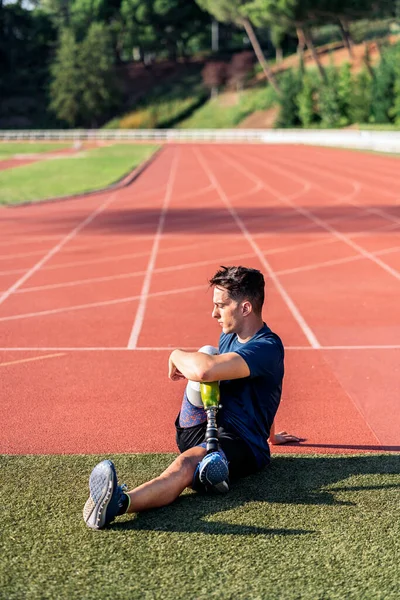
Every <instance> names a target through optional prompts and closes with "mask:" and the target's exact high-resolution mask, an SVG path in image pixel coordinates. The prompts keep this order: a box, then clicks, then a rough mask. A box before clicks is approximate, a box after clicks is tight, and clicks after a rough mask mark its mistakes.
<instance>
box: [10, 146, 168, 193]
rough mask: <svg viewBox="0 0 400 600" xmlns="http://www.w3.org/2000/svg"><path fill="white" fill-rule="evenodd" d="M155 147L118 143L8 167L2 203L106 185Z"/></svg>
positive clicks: (79, 191)
mask: <svg viewBox="0 0 400 600" xmlns="http://www.w3.org/2000/svg"><path fill="white" fill-rule="evenodd" d="M156 149H157V146H155V145H146V144H138V145H133V144H115V145H113V146H106V147H103V148H95V149H94V150H87V151H83V152H82V153H80V154H79V155H76V156H71V157H70V156H68V157H64V156H63V157H60V158H57V159H48V160H44V161H40V162H37V163H34V164H31V165H25V166H21V167H16V168H14V169H5V170H4V171H0V204H16V203H18V202H27V201H36V200H45V199H48V198H55V197H62V196H68V195H72V194H77V193H82V192H88V191H91V190H98V189H101V188H104V187H107V186H109V185H111V184H112V183H114V182H115V181H117V180H119V179H120V178H122V177H123V176H124V175H125V174H127V173H128V172H129V171H131V170H133V169H134V168H135V167H137V166H138V165H139V164H141V163H142V162H143V161H145V160H146V159H147V158H149V157H150V156H151V155H152V154H153V153H154V152H155V150H156Z"/></svg>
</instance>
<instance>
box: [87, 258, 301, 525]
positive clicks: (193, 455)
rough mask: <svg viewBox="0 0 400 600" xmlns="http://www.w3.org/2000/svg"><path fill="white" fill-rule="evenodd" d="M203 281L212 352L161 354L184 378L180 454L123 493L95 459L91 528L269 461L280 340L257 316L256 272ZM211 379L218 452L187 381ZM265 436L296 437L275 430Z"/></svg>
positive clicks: (259, 290)
mask: <svg viewBox="0 0 400 600" xmlns="http://www.w3.org/2000/svg"><path fill="white" fill-rule="evenodd" d="M209 283H210V285H211V286H212V287H213V303H214V308H213V312H212V316H213V318H214V319H217V321H218V324H219V325H220V327H221V329H222V333H221V337H220V341H219V353H217V352H216V353H214V352H213V350H212V348H211V350H210V349H208V350H205V351H199V352H184V351H183V350H179V349H177V350H174V351H173V352H172V353H171V355H170V357H169V378H170V379H171V380H172V381H179V380H181V379H187V380H188V381H189V382H188V385H187V388H186V391H185V394H184V398H183V401H182V406H181V410H180V413H179V415H178V417H177V419H176V423H175V425H176V437H177V444H178V448H179V450H180V452H181V454H180V455H179V456H178V457H177V458H176V459H175V460H174V461H173V463H172V464H171V465H170V466H169V467H168V468H167V469H166V470H165V471H164V472H163V473H162V474H161V475H160V476H159V477H156V478H155V479H152V480H151V481H149V482H147V483H144V484H143V485H140V486H139V487H137V488H135V489H134V490H132V491H130V492H127V491H126V487H125V486H119V485H118V483H117V475H116V471H115V467H114V465H113V463H112V462H111V461H109V460H104V461H102V462H101V463H99V464H98V465H97V466H96V467H95V468H94V469H93V471H92V474H91V476H90V480H89V488H90V497H89V499H88V500H87V502H86V504H85V507H84V511H83V517H84V520H85V522H86V524H87V525H88V527H91V528H92V529H101V528H102V527H104V526H105V525H107V524H108V523H110V522H111V521H112V520H114V518H115V517H116V516H118V515H122V514H125V513H134V512H141V511H144V510H148V509H151V508H158V507H161V506H165V505H167V504H170V503H171V502H173V501H174V500H175V499H176V498H177V497H178V496H179V495H180V494H181V492H182V491H183V490H184V489H185V488H186V487H193V488H194V489H196V490H198V491H227V490H228V489H229V483H230V481H232V480H233V481H234V480H235V479H239V478H240V477H244V476H246V475H249V474H251V473H255V472H256V471H259V470H261V469H262V468H264V467H265V466H266V465H268V464H269V462H270V450H269V445H268V441H267V440H268V438H269V436H270V433H271V427H272V425H273V421H274V417H275V414H276V411H277V409H278V406H279V402H280V398H281V392H282V380H283V374H284V365H283V361H284V350H283V345H282V342H281V340H280V338H279V337H278V336H277V335H276V334H275V333H273V332H272V331H271V330H270V329H269V328H268V326H267V325H266V324H265V323H264V322H263V320H262V315H261V311H262V306H263V303H264V287H265V283H264V277H263V275H262V273H261V272H260V271H257V270H256V269H250V268H246V267H221V269H220V270H219V271H217V273H216V274H215V275H214V276H213V277H212V278H211V279H210V282H209ZM208 348H210V347H208ZM201 350H202V349H201ZM216 381H219V382H220V398H221V408H220V410H219V412H218V415H217V422H218V440H219V451H218V452H214V453H212V454H207V450H206V444H205V432H206V426H207V417H206V413H205V411H204V408H203V407H202V405H201V402H199V401H197V402H196V390H195V383H196V382H216ZM271 441H272V442H278V443H284V442H286V441H298V438H296V437H295V436H289V435H287V434H286V432H282V433H281V434H277V436H276V440H274V439H272V440H271Z"/></svg>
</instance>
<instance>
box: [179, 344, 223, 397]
mask: <svg viewBox="0 0 400 600" xmlns="http://www.w3.org/2000/svg"><path fill="white" fill-rule="evenodd" d="M198 352H202V353H203V354H210V355H211V356H213V355H214V356H215V355H216V354H219V352H218V348H215V346H202V347H201V348H199V350H198ZM186 397H187V399H188V401H189V402H190V404H192V405H193V406H195V407H196V408H203V401H202V399H201V394H200V383H199V382H198V381H190V380H189V381H188V383H187V386H186Z"/></svg>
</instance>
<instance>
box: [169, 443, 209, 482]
mask: <svg viewBox="0 0 400 600" xmlns="http://www.w3.org/2000/svg"><path fill="white" fill-rule="evenodd" d="M206 453H207V451H206V449H205V448H203V447H202V446H196V447H194V448H189V450H185V452H182V454H180V455H179V456H178V458H177V459H176V463H177V468H178V469H179V471H180V472H181V473H183V474H184V475H185V479H186V481H187V485H188V486H191V485H192V482H193V477H194V474H195V472H196V469H197V465H198V464H199V463H200V462H201V461H202V459H203V458H204V456H205V455H206Z"/></svg>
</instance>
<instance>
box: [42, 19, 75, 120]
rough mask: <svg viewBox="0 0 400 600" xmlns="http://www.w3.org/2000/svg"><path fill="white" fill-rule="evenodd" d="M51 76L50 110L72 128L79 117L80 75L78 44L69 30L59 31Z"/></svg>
mask: <svg viewBox="0 0 400 600" xmlns="http://www.w3.org/2000/svg"><path fill="white" fill-rule="evenodd" d="M51 74H52V76H53V80H52V82H51V85H50V97H51V103H50V108H51V110H52V111H53V112H55V114H56V115H57V117H58V118H59V119H62V120H63V121H66V122H67V123H68V124H69V125H70V126H74V125H76V123H77V122H78V121H79V118H80V115H81V74H80V68H79V55H78V44H77V42H76V40H75V36H74V34H73V32H72V31H71V30H70V29H64V30H62V31H61V34H60V38H59V44H58V48H57V52H56V57H55V60H54V62H53V64H52V66H51Z"/></svg>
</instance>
